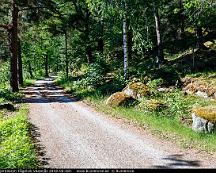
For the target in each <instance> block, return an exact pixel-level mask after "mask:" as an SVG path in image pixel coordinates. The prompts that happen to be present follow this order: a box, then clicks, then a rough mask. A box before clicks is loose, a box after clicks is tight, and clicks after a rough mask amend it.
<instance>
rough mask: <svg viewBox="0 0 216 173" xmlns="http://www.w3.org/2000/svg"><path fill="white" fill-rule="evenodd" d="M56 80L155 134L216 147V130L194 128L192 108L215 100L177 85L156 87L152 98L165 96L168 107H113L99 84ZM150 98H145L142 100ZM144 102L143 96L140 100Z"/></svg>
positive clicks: (210, 148) (189, 145) (180, 142)
mask: <svg viewBox="0 0 216 173" xmlns="http://www.w3.org/2000/svg"><path fill="white" fill-rule="evenodd" d="M56 83H57V84H58V85H61V86H62V87H64V88H65V89H66V90H67V91H68V92H69V93H71V94H72V95H74V96H77V97H79V98H81V99H83V100H84V101H85V102H87V103H89V104H91V105H92V106H94V107H95V108H96V109H97V110H99V111H101V112H104V113H105V114H107V115H111V116H114V117H123V118H126V119H129V120H131V121H133V122H135V123H136V124H137V125H139V126H142V127H145V128H147V129H149V130H150V131H151V133H153V134H155V135H156V136H158V137H160V138H163V139H166V140H169V141H172V142H174V143H176V144H178V145H179V146H181V147H183V148H196V149H198V150H200V151H205V152H215V151H216V134H214V133H212V134H199V133H195V132H194V131H192V129H191V124H192V119H191V109H192V108H193V106H206V105H210V104H212V105H215V106H216V102H215V101H211V100H205V99H202V98H199V97H196V96H191V95H184V93H183V92H182V91H180V90H178V89H175V90H174V91H173V92H170V93H159V92H156V91H155V90H154V89H153V90H152V95H151V96H150V98H154V99H158V100H163V101H165V102H166V105H167V107H166V108H165V109H163V110H160V111H152V110H148V109H146V108H140V107H138V106H130V105H128V106H126V107H117V108H112V107H109V106H107V105H106V104H105V101H106V99H107V98H108V96H109V95H104V94H103V93H102V92H101V90H100V88H97V89H92V88H85V87H81V86H77V85H76V84H75V83H74V81H72V80H71V81H68V80H65V79H57V81H56ZM145 99H147V98H144V99H143V101H144V100H145ZM140 102H142V100H141V101H140Z"/></svg>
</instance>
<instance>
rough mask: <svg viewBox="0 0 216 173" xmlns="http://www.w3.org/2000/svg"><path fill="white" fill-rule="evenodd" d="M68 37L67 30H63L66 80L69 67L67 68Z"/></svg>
mask: <svg viewBox="0 0 216 173" xmlns="http://www.w3.org/2000/svg"><path fill="white" fill-rule="evenodd" d="M67 40H68V37H67V30H65V72H66V78H67V79H68V75H69V74H68V73H69V67H68V41H67Z"/></svg>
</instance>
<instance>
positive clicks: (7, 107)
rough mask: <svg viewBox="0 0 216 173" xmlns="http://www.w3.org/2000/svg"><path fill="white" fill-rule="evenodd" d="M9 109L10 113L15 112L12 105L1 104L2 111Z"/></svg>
mask: <svg viewBox="0 0 216 173" xmlns="http://www.w3.org/2000/svg"><path fill="white" fill-rule="evenodd" d="M1 109H7V110H9V111H14V110H15V107H14V105H13V104H12V103H0V110H1Z"/></svg>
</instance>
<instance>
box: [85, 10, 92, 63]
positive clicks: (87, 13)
mask: <svg viewBox="0 0 216 173" xmlns="http://www.w3.org/2000/svg"><path fill="white" fill-rule="evenodd" d="M89 16H90V13H89V12H88V11H87V12H86V24H85V36H86V39H85V41H86V45H87V46H86V56H87V62H88V63H89V64H90V63H92V61H93V56H92V50H91V45H90V38H89V35H90V31H89V30H90V28H89Z"/></svg>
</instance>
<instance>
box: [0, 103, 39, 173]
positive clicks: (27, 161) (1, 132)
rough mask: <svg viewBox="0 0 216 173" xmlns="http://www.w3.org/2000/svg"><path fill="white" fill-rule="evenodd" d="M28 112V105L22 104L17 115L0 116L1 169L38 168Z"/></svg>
mask: <svg viewBox="0 0 216 173" xmlns="http://www.w3.org/2000/svg"><path fill="white" fill-rule="evenodd" d="M27 114H28V109H27V107H26V105H21V108H20V109H19V111H18V112H15V116H9V117H7V118H4V117H1V118H0V169H8V168H9V169H32V168H37V159H36V152H35V149H34V145H33V143H32V141H31V138H30V135H29V129H30V124H29V123H28V121H27Z"/></svg>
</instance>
